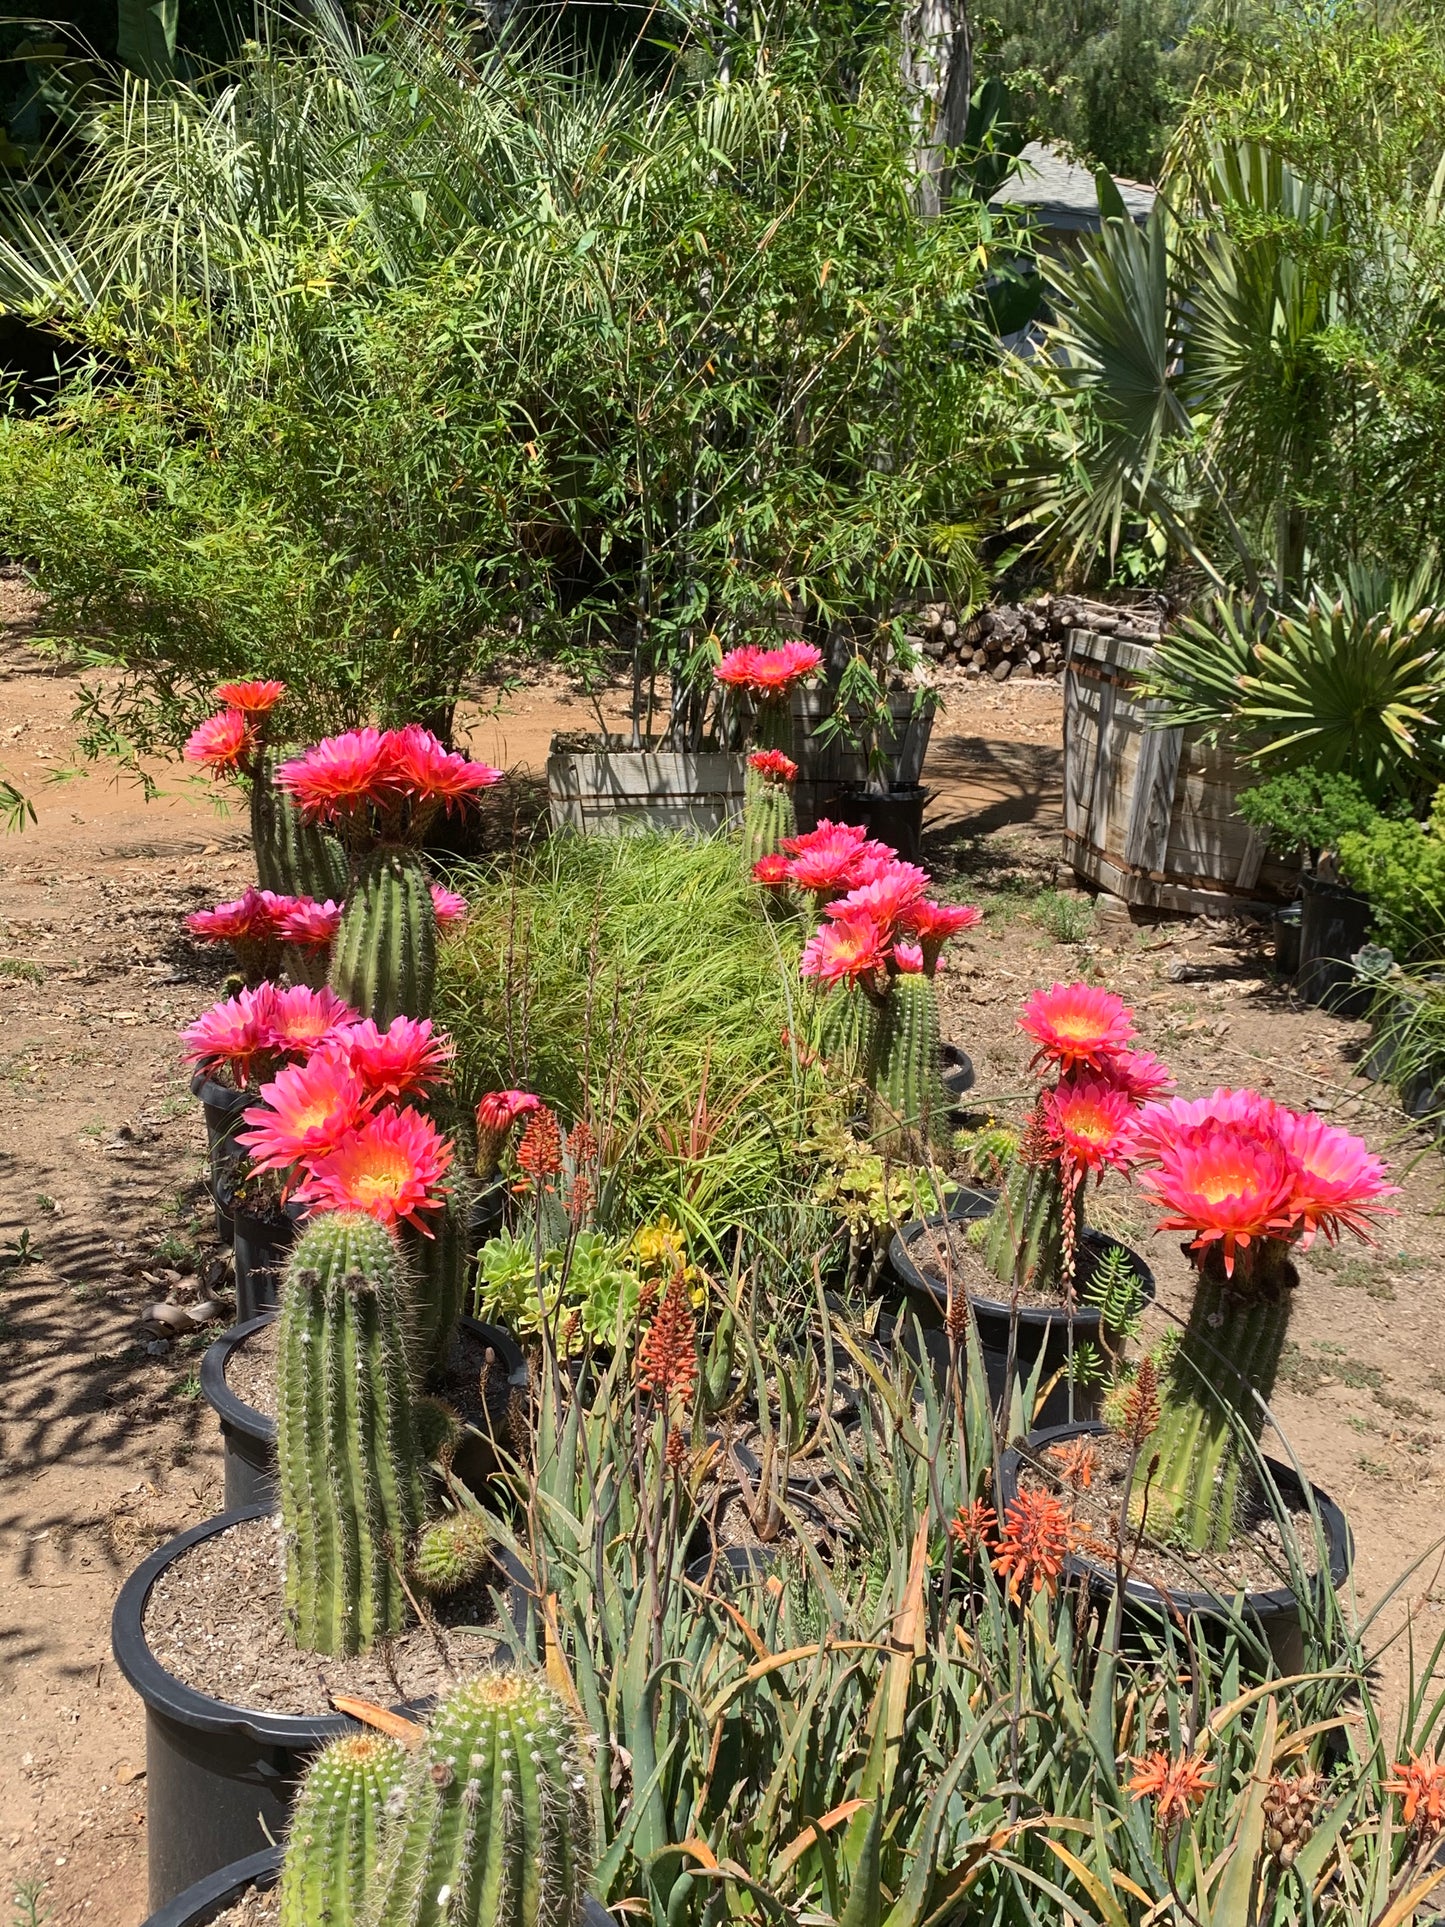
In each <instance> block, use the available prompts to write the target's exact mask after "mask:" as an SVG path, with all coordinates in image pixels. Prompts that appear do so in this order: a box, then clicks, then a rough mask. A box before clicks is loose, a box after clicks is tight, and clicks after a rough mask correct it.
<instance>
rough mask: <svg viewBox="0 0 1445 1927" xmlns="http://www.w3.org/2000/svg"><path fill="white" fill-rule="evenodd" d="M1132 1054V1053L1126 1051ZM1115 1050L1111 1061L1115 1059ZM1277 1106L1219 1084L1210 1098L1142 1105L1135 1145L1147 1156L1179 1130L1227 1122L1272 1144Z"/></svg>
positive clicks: (1276, 1136)
mask: <svg viewBox="0 0 1445 1927" xmlns="http://www.w3.org/2000/svg"><path fill="white" fill-rule="evenodd" d="M1130 1055H1133V1053H1130ZM1117 1056H1118V1053H1115V1054H1114V1059H1113V1060H1112V1061H1117ZM1278 1109H1279V1106H1278V1105H1277V1104H1276V1103H1275V1102H1274V1100H1273V1098H1269V1097H1264V1096H1262V1095H1261V1094H1260V1092H1258V1091H1235V1090H1230V1089H1228V1088H1227V1087H1226V1086H1224V1085H1221V1086H1220V1087H1219V1088H1218V1089H1217V1090H1216V1091H1215V1092H1214V1093H1213V1095H1212V1096H1210V1097H1193V1098H1185V1097H1173V1098H1170V1099H1169V1100H1168V1101H1167V1102H1166V1103H1162V1104H1146V1105H1145V1107H1144V1110H1143V1113H1142V1115H1141V1116H1140V1119H1139V1148H1140V1151H1141V1153H1144V1154H1147V1155H1149V1156H1157V1155H1160V1154H1161V1152H1160V1147H1164V1146H1167V1145H1170V1144H1173V1143H1174V1142H1175V1141H1176V1140H1177V1139H1178V1138H1179V1137H1180V1135H1181V1134H1182V1133H1183V1132H1186V1131H1191V1130H1199V1129H1205V1128H1208V1127H1210V1126H1213V1125H1216V1124H1228V1125H1231V1126H1233V1127H1236V1128H1238V1129H1239V1130H1241V1131H1248V1132H1251V1133H1252V1134H1253V1135H1254V1136H1255V1137H1257V1138H1258V1139H1259V1140H1260V1141H1261V1142H1262V1143H1266V1144H1276V1143H1278V1141H1279V1130H1278V1127H1277V1124H1276V1119H1275V1114H1276V1112H1277V1111H1278Z"/></svg>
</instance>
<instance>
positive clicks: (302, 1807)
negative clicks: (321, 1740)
mask: <svg viewBox="0 0 1445 1927" xmlns="http://www.w3.org/2000/svg"><path fill="white" fill-rule="evenodd" d="M406 1764H407V1755H406V1750H405V1748H404V1747H402V1746H400V1745H398V1744H397V1742H396V1741H395V1740H389V1739H386V1738H384V1737H383V1736H382V1735H381V1734H380V1733H356V1734H347V1736H346V1737H345V1738H344V1739H340V1740H333V1741H332V1743H331V1745H330V1746H328V1747H326V1748H324V1749H323V1750H322V1751H321V1752H320V1753H318V1754H317V1756H316V1758H315V1759H314V1760H313V1761H312V1763H311V1766H310V1768H309V1769H308V1771H307V1774H306V1779H305V1782H304V1783H303V1785H302V1788H301V1793H300V1796H299V1798H298V1799H297V1802H296V1811H295V1813H294V1814H293V1816H292V1820H291V1831H290V1833H289V1835H288V1836H287V1840H286V1853H285V1858H284V1859H283V1861H282V1863H281V1890H280V1896H279V1898H280V1914H281V1927H318V1923H319V1922H323V1921H324V1922H326V1923H328V1927H350V1924H351V1923H352V1922H354V1921H356V1920H359V1919H360V1917H361V1913H362V1910H363V1908H364V1907H365V1905H366V1901H367V1898H368V1895H369V1892H370V1889H371V1886H372V1884H373V1883H374V1881H375V1878H376V1869H377V1866H378V1865H379V1864H380V1860H381V1852H382V1834H383V1831H384V1829H385V1826H386V1822H387V1819H388V1817H389V1805H394V1804H395V1803H396V1802H397V1800H398V1799H399V1797H400V1788H401V1784H402V1779H403V1776H404V1773H405V1769H406Z"/></svg>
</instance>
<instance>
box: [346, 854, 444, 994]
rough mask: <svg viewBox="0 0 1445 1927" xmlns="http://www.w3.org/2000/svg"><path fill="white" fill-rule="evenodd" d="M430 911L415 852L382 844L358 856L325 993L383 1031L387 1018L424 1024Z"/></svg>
mask: <svg viewBox="0 0 1445 1927" xmlns="http://www.w3.org/2000/svg"><path fill="white" fill-rule="evenodd" d="M436 967H437V937H436V911H435V909H434V907H433V905H432V899H431V886H430V884H429V882H428V880H427V873H426V868H425V866H424V865H423V863H422V860H421V857H420V856H419V855H418V854H417V852H416V851H415V850H410V849H407V848H406V847H405V846H403V845H401V844H397V843H381V844H378V845H377V847H376V848H375V849H374V850H371V851H369V852H368V853H367V854H366V855H364V856H362V857H361V858H360V859H359V861H358V863H357V866H356V872H355V875H354V876H353V878H352V882H351V894H350V895H349V896H348V898H347V900H346V910H345V913H344V915H343V916H342V919H341V928H340V929H339V930H338V931H337V933H336V942H335V943H334V945H333V946H332V952H331V976H330V983H331V988H332V989H333V990H334V991H335V992H336V993H337V995H338V996H340V997H344V998H345V999H346V1001H347V1003H349V1004H350V1005H352V1007H353V1008H354V1009H356V1010H359V1011H360V1012H361V1014H362V1016H363V1017H370V1018H371V1019H372V1020H373V1021H374V1022H375V1023H376V1024H377V1025H378V1026H379V1027H380V1028H381V1029H382V1030H385V1029H386V1027H387V1025H388V1024H389V1023H390V1022H391V1020H392V1018H393V1017H402V1016H405V1017H430V1016H431V1010H432V992H433V989H434V987H435V984H436Z"/></svg>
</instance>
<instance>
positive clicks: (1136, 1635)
mask: <svg viewBox="0 0 1445 1927" xmlns="http://www.w3.org/2000/svg"><path fill="white" fill-rule="evenodd" d="M1108 1429H1109V1428H1108V1427H1107V1426H1106V1425H1101V1424H1098V1423H1094V1422H1089V1423H1079V1422H1076V1423H1074V1424H1072V1425H1051V1426H1045V1427H1041V1428H1040V1429H1039V1430H1037V1431H1034V1432H1031V1433H1030V1434H1029V1436H1028V1438H1027V1439H1026V1441H1025V1442H1024V1446H1023V1448H1022V1449H1020V1448H1018V1447H1016V1446H1011V1447H1010V1448H1009V1449H1008V1451H1006V1452H1005V1453H1004V1455H1003V1458H1002V1460H1001V1462H1000V1465H999V1514H1000V1516H1002V1515H1003V1513H1004V1511H1005V1510H1006V1509H1007V1507H1008V1504H1009V1501H1010V1500H1011V1499H1014V1498H1016V1497H1017V1496H1018V1489H1019V1474H1020V1471H1021V1470H1022V1467H1023V1463H1024V1458H1025V1455H1027V1456H1028V1457H1029V1458H1033V1459H1036V1458H1037V1457H1038V1456H1039V1454H1040V1453H1042V1452H1044V1451H1046V1450H1047V1449H1048V1448H1049V1446H1051V1445H1059V1444H1062V1443H1063V1442H1064V1441H1065V1440H1068V1439H1076V1438H1087V1437H1090V1436H1094V1435H1097V1434H1099V1433H1102V1432H1107V1430H1108ZM1264 1463H1265V1466H1266V1467H1267V1469H1268V1471H1269V1476H1270V1478H1271V1479H1272V1480H1273V1482H1274V1484H1275V1486H1276V1487H1277V1489H1278V1491H1279V1493H1280V1496H1281V1497H1282V1498H1283V1499H1284V1501H1285V1502H1286V1504H1288V1505H1291V1506H1294V1505H1302V1504H1303V1503H1304V1500H1305V1484H1304V1481H1303V1480H1302V1479H1301V1478H1300V1476H1299V1474H1298V1473H1297V1472H1296V1471H1295V1469H1294V1467H1293V1466H1289V1465H1282V1464H1281V1463H1280V1461H1279V1460H1278V1459H1271V1458H1266V1459H1265V1461H1264ZM1309 1492H1310V1496H1311V1497H1312V1498H1313V1500H1314V1505H1315V1510H1316V1512H1317V1513H1318V1514H1319V1520H1320V1527H1321V1530H1322V1531H1323V1534H1324V1542H1325V1550H1326V1553H1327V1555H1328V1558H1329V1568H1330V1579H1331V1581H1332V1583H1333V1584H1334V1585H1335V1586H1336V1587H1339V1586H1342V1585H1343V1584H1344V1582H1345V1579H1346V1578H1347V1576H1348V1574H1349V1570H1350V1567H1351V1565H1352V1564H1353V1563H1354V1557H1355V1542H1354V1540H1353V1538H1352V1537H1351V1535H1350V1528H1349V1525H1348V1524H1347V1522H1346V1520H1345V1515H1344V1513H1343V1512H1341V1510H1340V1508H1339V1507H1338V1506H1337V1505H1336V1504H1335V1502H1334V1500H1333V1499H1332V1498H1331V1497H1330V1496H1329V1494H1328V1493H1327V1492H1322V1491H1321V1490H1320V1488H1319V1487H1318V1486H1317V1485H1315V1484H1313V1483H1311V1484H1310V1486H1309ZM1064 1569H1065V1572H1066V1573H1067V1574H1069V1575H1070V1576H1073V1577H1080V1576H1082V1577H1085V1578H1086V1579H1087V1581H1088V1586H1089V1592H1090V1596H1091V1597H1092V1599H1093V1600H1094V1603H1095V1604H1096V1605H1099V1606H1107V1605H1108V1603H1109V1602H1110V1601H1111V1600H1112V1599H1113V1597H1114V1592H1115V1587H1116V1583H1117V1575H1116V1574H1115V1573H1114V1572H1113V1571H1112V1569H1110V1568H1107V1567H1105V1566H1102V1565H1100V1564H1098V1563H1096V1562H1095V1561H1094V1560H1091V1559H1084V1558H1080V1557H1079V1556H1078V1555H1077V1554H1074V1553H1071V1554H1070V1555H1069V1557H1068V1558H1067V1559H1066V1560H1065V1562H1064ZM1314 1584H1315V1588H1316V1590H1317V1591H1318V1592H1323V1582H1322V1580H1320V1579H1318V1578H1317V1579H1316V1580H1315V1582H1314ZM1306 1609H1307V1608H1306ZM1301 1610H1302V1608H1301V1602H1300V1599H1299V1597H1298V1595H1297V1594H1296V1593H1295V1592H1294V1591H1293V1589H1292V1588H1291V1587H1289V1586H1273V1587H1270V1588H1268V1589H1267V1590H1261V1591H1258V1592H1247V1593H1245V1594H1244V1595H1243V1596H1242V1598H1241V1599H1240V1600H1239V1601H1238V1603H1237V1604H1236V1602H1234V1601H1230V1600H1225V1599H1221V1597H1220V1595H1219V1594H1218V1593H1213V1592H1204V1591H1199V1592H1171V1593H1170V1594H1169V1595H1168V1605H1167V1606H1166V1604H1165V1599H1164V1595H1163V1594H1162V1593H1161V1592H1160V1591H1159V1589H1158V1587H1157V1586H1151V1585H1147V1584H1145V1583H1144V1582H1143V1581H1142V1580H1138V1579H1126V1580H1125V1582H1124V1608H1123V1634H1124V1638H1125V1640H1126V1642H1127V1643H1129V1644H1131V1645H1133V1646H1135V1647H1136V1648H1142V1647H1144V1646H1145V1645H1146V1643H1147V1644H1153V1645H1157V1644H1158V1642H1159V1640H1160V1639H1161V1638H1162V1636H1163V1628H1164V1620H1165V1616H1166V1613H1167V1615H1168V1617H1169V1618H1170V1620H1171V1621H1172V1622H1173V1623H1174V1624H1176V1625H1177V1623H1178V1619H1179V1618H1180V1617H1183V1618H1185V1619H1191V1620H1194V1621H1195V1622H1196V1623H1197V1624H1199V1625H1200V1626H1202V1627H1203V1629H1204V1635H1205V1639H1206V1641H1207V1642H1208V1644H1209V1645H1210V1647H1211V1648H1212V1649H1213V1650H1215V1651H1216V1652H1218V1651H1221V1650H1222V1649H1223V1648H1224V1646H1225V1645H1226V1643H1227V1641H1228V1640H1229V1638H1230V1637H1231V1635H1232V1632H1233V1620H1234V1619H1243V1620H1244V1621H1245V1622H1246V1624H1248V1625H1249V1626H1250V1627H1252V1629H1253V1630H1254V1632H1255V1633H1256V1634H1257V1635H1258V1636H1259V1637H1260V1638H1261V1639H1262V1640H1263V1641H1264V1642H1265V1644H1266V1645H1267V1646H1268V1647H1269V1650H1270V1653H1271V1654H1272V1655H1273V1658H1274V1662H1275V1665H1276V1666H1277V1667H1278V1669H1279V1671H1280V1672H1281V1673H1285V1674H1289V1673H1296V1672H1298V1671H1299V1670H1300V1669H1301V1667H1302V1666H1303V1664H1304V1628H1303V1625H1302V1623H1301V1617H1300V1615H1301Z"/></svg>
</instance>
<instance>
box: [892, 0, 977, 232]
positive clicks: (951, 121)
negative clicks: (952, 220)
mask: <svg viewBox="0 0 1445 1927" xmlns="http://www.w3.org/2000/svg"><path fill="white" fill-rule="evenodd" d="M902 54H903V63H902V64H903V82H904V85H905V87H906V88H907V89H908V94H909V113H910V116H911V118H912V121H913V127H914V136H915V145H914V159H915V162H916V165H917V168H918V205H919V211H920V213H922V214H926V215H934V214H937V213H939V212H940V211H941V209H942V208H943V206H944V205H945V203H946V202H947V200H948V193H949V179H948V176H949V172H950V170H949V168H948V166H947V161H946V156H947V154H948V151H949V150H950V149H951V148H955V147H957V146H959V145H960V143H961V142H962V140H963V135H964V129H965V128H966V127H967V125H968V104H969V99H970V97H971V96H972V93H973V32H972V29H971V27H970V25H969V18H968V0H908V3H907V5H906V6H905V8H904V12H903V48H902Z"/></svg>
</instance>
